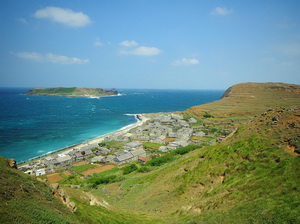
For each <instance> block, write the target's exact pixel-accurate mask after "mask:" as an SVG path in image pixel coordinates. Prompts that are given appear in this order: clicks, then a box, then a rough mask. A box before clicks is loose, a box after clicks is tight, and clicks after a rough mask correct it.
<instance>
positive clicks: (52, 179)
mask: <svg viewBox="0 0 300 224" xmlns="http://www.w3.org/2000/svg"><path fill="white" fill-rule="evenodd" d="M47 179H48V182H49V183H55V182H57V181H60V180H63V179H64V178H63V177H62V176H61V175H60V174H59V173H52V174H49V175H47Z"/></svg>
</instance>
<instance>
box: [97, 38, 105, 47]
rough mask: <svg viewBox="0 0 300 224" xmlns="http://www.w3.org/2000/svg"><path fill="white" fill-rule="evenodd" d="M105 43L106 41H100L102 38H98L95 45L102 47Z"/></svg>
mask: <svg viewBox="0 0 300 224" xmlns="http://www.w3.org/2000/svg"><path fill="white" fill-rule="evenodd" d="M103 45H104V43H102V42H101V41H100V39H99V38H97V39H96V41H95V46H97V47H101V46H103Z"/></svg>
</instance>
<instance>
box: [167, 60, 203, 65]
mask: <svg viewBox="0 0 300 224" xmlns="http://www.w3.org/2000/svg"><path fill="white" fill-rule="evenodd" d="M196 64H199V61H198V60H197V59H195V58H182V59H179V60H175V61H174V62H173V63H172V65H175V66H180V65H196Z"/></svg>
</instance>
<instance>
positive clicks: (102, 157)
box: [18, 113, 235, 176]
mask: <svg viewBox="0 0 300 224" xmlns="http://www.w3.org/2000/svg"><path fill="white" fill-rule="evenodd" d="M137 116H139V115H137ZM204 120H205V122H204ZM234 130H235V126H234V124H233V123H230V122H212V119H201V120H199V119H196V118H194V117H189V116H185V115H182V114H179V113H178V114H175V113H172V114H161V115H155V116H151V117H148V118H147V119H145V120H144V122H142V123H141V124H140V125H137V126H136V127H134V128H131V129H129V130H128V131H125V132H122V133H121V134H111V135H108V136H106V137H105V138H104V139H103V140H102V141H101V142H98V143H91V144H85V145H83V146H75V147H73V148H71V149H69V150H65V151H63V152H60V153H55V154H53V155H47V156H44V157H41V158H39V159H36V160H33V161H30V162H28V163H26V164H21V165H19V166H18V169H19V170H21V171H23V172H24V173H27V174H29V175H34V176H42V175H47V174H52V173H57V172H62V171H65V172H66V171H67V172H68V173H69V174H70V175H71V174H76V173H74V170H72V169H71V168H72V167H74V166H80V165H83V164H96V165H97V166H102V168H103V169H98V170H97V169H96V170H95V172H89V174H92V173H96V172H101V171H102V170H107V169H109V168H110V169H111V168H114V167H122V166H124V165H125V164H129V163H131V162H133V161H138V162H140V163H141V164H142V165H143V164H145V163H146V162H147V161H149V160H151V159H152V158H153V157H159V156H163V155H165V154H167V153H168V152H169V151H171V150H175V149H178V148H182V147H185V146H188V145H198V144H207V145H211V144H216V143H218V142H220V141H222V140H224V139H225V138H226V136H227V135H229V134H230V133H232V132H233V131H234ZM105 166H106V168H105ZM91 169H93V168H91Z"/></svg>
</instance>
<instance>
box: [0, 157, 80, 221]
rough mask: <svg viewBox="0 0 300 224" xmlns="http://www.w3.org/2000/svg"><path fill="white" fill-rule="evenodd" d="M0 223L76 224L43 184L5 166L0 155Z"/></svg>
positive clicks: (65, 208)
mask: <svg viewBox="0 0 300 224" xmlns="http://www.w3.org/2000/svg"><path fill="white" fill-rule="evenodd" d="M0 193H1V194H0V201H1V203H0V223H76V221H75V220H76V219H75V217H74V215H73V214H72V213H71V211H70V210H69V209H68V208H67V207H65V206H64V205H62V203H61V202H60V201H59V200H58V199H56V198H55V197H54V196H53V195H52V194H51V191H50V188H49V187H48V185H46V184H45V183H42V182H39V181H37V180H35V179H34V178H32V177H30V176H28V175H26V174H24V173H22V172H20V171H19V170H17V169H13V168H11V167H9V166H8V163H7V159H6V158H4V157H0Z"/></svg>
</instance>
